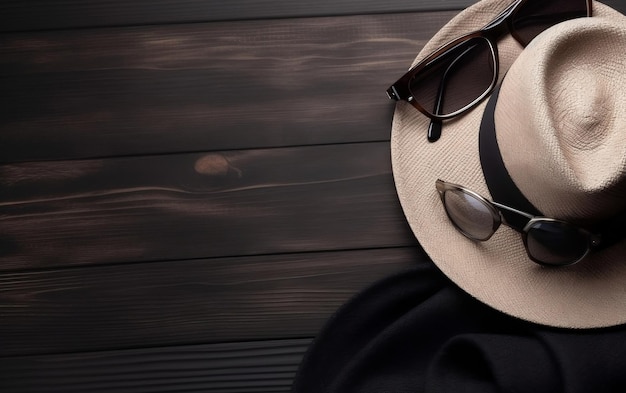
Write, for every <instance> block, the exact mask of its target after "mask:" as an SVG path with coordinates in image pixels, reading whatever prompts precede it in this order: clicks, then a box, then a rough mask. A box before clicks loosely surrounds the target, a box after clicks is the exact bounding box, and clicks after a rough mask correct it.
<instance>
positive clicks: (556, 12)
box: [387, 0, 592, 142]
mask: <svg viewBox="0 0 626 393" xmlns="http://www.w3.org/2000/svg"><path fill="white" fill-rule="evenodd" d="M591 1H592V0H516V1H515V2H513V3H512V4H511V5H509V6H508V7H507V8H506V9H505V10H504V11H502V12H501V13H500V14H499V15H498V16H497V17H496V18H495V19H494V20H492V21H491V22H489V23H488V24H487V25H485V26H484V27H483V28H482V29H480V30H478V31H475V32H473V33H469V34H467V35H464V36H462V37H460V38H457V39H455V40H453V41H450V42H449V43H447V44H445V45H444V46H442V47H441V48H439V49H437V50H436V51H435V52H433V53H431V54H430V55H428V56H427V57H426V58H425V59H424V60H422V61H420V62H419V63H418V64H417V65H415V66H414V67H413V68H411V69H410V70H409V71H408V72H407V73H406V74H404V75H403V76H402V78H400V79H399V80H398V81H397V82H396V83H394V84H393V85H392V86H391V87H389V89H387V95H388V96H389V98H390V99H393V100H396V101H399V100H404V101H408V102H409V103H411V105H413V106H414V107H415V108H416V109H417V110H418V111H420V112H422V113H423V114H424V115H426V116H428V117H429V118H430V119H431V123H430V126H429V127H428V140H429V141H430V142H435V141H436V140H438V139H439V138H440V136H441V121H442V120H444V119H449V118H452V117H454V116H457V115H459V114H461V113H463V112H465V111H467V110H469V109H471V108H472V107H474V106H475V105H476V104H478V103H479V102H480V101H481V100H482V99H483V98H485V97H486V96H487V95H489V93H490V92H491V91H492V90H493V88H494V86H495V85H496V83H497V81H498V67H499V62H498V48H497V45H496V41H497V40H498V38H500V37H501V36H503V35H504V34H507V33H510V34H511V36H513V38H515V40H517V41H518V42H519V43H520V44H521V45H522V46H523V47H525V46H526V45H527V44H528V43H529V42H530V41H532V39H533V38H535V37H536V36H538V35H539V33H541V32H543V31H544V30H546V29H548V28H549V27H551V26H554V25H556V24H557V23H560V22H563V21H566V20H569V19H574V18H579V17H584V16H591Z"/></svg>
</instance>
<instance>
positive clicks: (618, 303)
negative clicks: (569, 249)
mask: <svg viewBox="0 0 626 393" xmlns="http://www.w3.org/2000/svg"><path fill="white" fill-rule="evenodd" d="M509 3H510V1H503V0H482V1H480V2H478V3H476V4H474V5H473V6H471V7H469V8H468V9H466V10H464V11H463V12H461V13H460V14H458V15H457V16H456V17H455V18H454V19H452V20H451V21H450V22H449V23H448V24H447V25H446V26H445V27H443V28H442V29H441V30H440V31H439V32H438V33H437V34H436V35H435V36H434V37H433V38H432V39H431V41H429V42H428V43H427V44H426V46H425V47H424V48H423V50H422V51H421V52H420V54H419V55H418V56H417V58H416V60H415V63H414V64H416V63H418V62H419V61H420V60H421V59H422V58H423V57H424V56H426V55H427V54H429V53H431V52H432V51H433V50H435V49H437V48H438V47H440V46H441V45H443V44H444V43H446V42H448V41H450V40H452V39H454V38H456V37H458V36H460V35H462V34H465V33H468V32H470V31H473V30H477V29H479V28H481V27H482V26H484V25H485V24H486V23H488V22H489V21H490V20H491V19H493V18H494V17H495V16H496V15H497V14H498V13H499V12H500V11H501V10H502V9H504V8H505V7H506V6H507V5H508V4H509ZM498 51H499V62H500V79H501V80H502V81H501V85H500V87H499V91H498V90H497V89H496V91H495V92H494V93H493V94H492V95H491V97H490V98H488V99H485V100H483V101H482V102H481V103H480V104H478V105H477V106H475V107H474V108H473V109H471V110H469V111H468V112H465V113H463V114H462V115H460V116H457V117H455V118H453V119H450V120H445V121H444V122H443V132H442V136H441V139H440V140H438V141H437V142H435V143H430V142H428V140H427V138H426V130H427V128H428V126H429V121H430V120H429V119H428V118H427V117H425V116H424V115H422V114H421V113H420V112H418V111H417V110H416V109H415V108H413V107H412V106H411V105H410V104H408V103H406V102H399V103H398V104H397V106H396V110H395V114H394V119H393V124H392V133H391V155H392V165H393V174H394V180H395V184H396V189H397V193H398V196H399V199H400V202H401V204H402V208H403V211H404V214H405V216H406V218H407V220H408V222H409V224H410V226H411V228H412V230H413V232H414V234H415V236H416V237H417V239H418V241H419V242H420V244H421V245H422V247H423V248H424V250H425V251H426V252H427V253H428V255H429V256H430V257H431V259H432V260H433V262H434V263H435V264H436V265H437V267H438V268H439V269H440V270H441V271H442V272H443V273H444V274H445V275H446V276H448V277H449V278H450V279H451V280H452V281H453V282H454V283H456V284H457V285H458V286H459V287H460V288H462V289H463V290H464V291H466V292H467V293H469V294H470V295H472V296H473V297H475V298H477V299H478V300H480V301H482V302H483V303H485V304H487V305H489V306H491V307H493V308H495V309H497V310H500V311H502V312H504V313H507V314H509V315H512V316H515V317H518V318H520V319H523V320H526V321H530V322H534V323H539V324H543V325H549V326H554V327H564V328H594V327H607V326H613V325H618V324H623V323H626V236H624V238H623V239H622V238H620V237H618V238H617V240H615V241H613V242H612V244H610V245H609V246H607V247H604V248H602V249H600V250H598V251H595V252H590V253H589V254H588V255H587V256H586V257H585V258H584V259H583V260H581V261H580V262H578V263H576V264H573V265H570V266H564V267H545V266H542V265H540V264H537V263H534V262H533V261H532V260H531V259H530V257H529V256H528V254H527V251H526V248H525V246H524V243H523V241H522V237H521V235H520V233H519V232H517V231H515V230H513V229H511V228H510V227H508V226H505V225H501V226H500V227H499V228H498V229H497V231H495V233H494V234H493V235H492V236H491V238H489V239H488V240H486V241H475V240H471V239H469V238H467V237H466V236H464V235H463V234H461V233H460V232H459V231H458V230H457V229H456V228H455V227H454V225H453V224H452V223H451V222H450V220H449V218H448V216H447V214H446V211H445V209H444V206H443V204H442V200H441V199H440V195H439V193H438V191H437V189H436V187H435V183H436V181H437V179H443V180H445V181H447V182H451V183H455V184H459V185H462V186H463V187H466V188H468V189H470V190H472V191H474V192H476V193H477V194H479V195H481V196H483V197H485V198H486V199H488V200H491V201H494V196H493V195H492V193H491V192H490V190H493V186H494V185H495V186H497V185H498V184H500V183H501V181H502V183H506V181H512V182H513V183H514V184H515V185H516V186H517V188H518V191H519V192H521V194H523V197H525V199H526V200H528V202H530V203H531V204H532V205H533V206H534V207H535V208H536V209H537V210H538V211H540V212H541V213H542V215H544V216H545V217H551V218H555V219H559V220H564V221H568V222H573V223H576V224H579V225H580V226H583V227H589V226H591V227H594V226H595V227H602V226H603V225H604V224H605V223H606V222H611V223H612V224H611V225H613V226H614V227H621V226H622V225H621V221H619V222H618V224H620V225H618V226H615V220H616V218H615V217H618V218H619V217H624V211H626V56H625V54H626V17H624V16H623V15H622V14H620V13H619V12H617V11H615V10H613V9H612V8H610V7H608V6H606V5H604V4H601V3H597V2H594V4H593V17H591V18H578V19H573V20H570V21H566V22H563V23H560V24H557V25H556V26H553V27H551V28H549V29H548V30H546V31H544V32H543V33H541V34H540V35H539V36H537V37H536V38H535V39H534V40H533V41H532V42H531V43H530V44H529V45H528V46H527V47H526V48H522V47H521V45H520V44H518V43H517V41H515V40H514V39H513V38H511V37H510V36H508V35H507V36H505V37H503V38H502V39H501V40H500V41H499V42H498ZM505 74H506V76H504V75H505ZM481 126H482V128H483V130H485V129H487V131H492V132H494V133H495V140H496V141H497V143H496V144H495V145H496V148H497V149H498V150H499V151H498V153H499V154H500V156H501V162H502V164H503V165H504V168H505V171H499V172H498V171H496V172H497V173H496V175H493V174H489V176H491V178H490V180H489V181H488V180H486V177H489V176H487V175H486V174H485V173H484V172H483V167H486V168H487V172H490V169H492V167H493V166H497V164H496V163H493V162H490V161H489V160H490V159H489V158H485V157H482V158H481V153H480V151H479V143H480V142H479V139H480V138H481V135H480V134H481V132H483V131H481ZM489 129H490V130H489ZM485 132H486V131H485ZM481 159H482V164H481ZM498 173H499V174H498ZM502 173H505V174H508V176H509V179H508V180H507V179H498V177H497V176H502ZM493 176H496V177H495V178H493ZM500 180H501V181H500ZM495 201H496V202H498V201H497V199H495ZM502 203H503V202H502Z"/></svg>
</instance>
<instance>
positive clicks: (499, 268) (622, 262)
mask: <svg viewBox="0 0 626 393" xmlns="http://www.w3.org/2000/svg"><path fill="white" fill-rule="evenodd" d="M508 4H510V1H507V0H482V1H480V2H478V3H476V4H474V5H473V6H471V7H469V8H467V9H466V10H464V11H463V12H461V13H459V14H458V15H457V16H456V17H455V18H454V19H452V20H451V21H450V22H449V23H448V24H446V25H445V26H444V27H443V28H442V29H441V30H440V31H439V32H438V33H437V34H436V35H435V36H434V37H433V38H432V39H431V40H430V41H429V42H428V43H427V44H426V45H425V47H424V48H423V49H422V51H421V52H420V54H419V55H418V56H417V58H416V59H415V62H414V63H413V64H416V63H417V62H419V61H420V60H421V59H422V58H423V57H424V56H426V55H427V54H428V53H431V52H432V51H434V50H436V49H437V48H438V47H440V46H441V45H443V44H445V43H446V42H448V41H450V40H452V39H455V38H457V37H459V36H461V35H463V34H466V33H469V32H471V31H474V30H478V29H480V28H481V27H482V26H484V25H485V24H486V23H488V22H489V21H490V20H492V19H493V18H494V17H495V16H496V15H497V14H498V13H499V12H500V11H502V10H503V9H504V8H506V6H507V5H508ZM593 15H594V16H593V17H594V18H604V19H608V20H620V23H623V22H621V21H622V19H621V18H624V16H623V15H622V14H620V13H619V12H617V11H615V10H613V9H612V8H610V7H608V6H606V5H604V4H600V3H597V2H594V4H593ZM522 50H523V48H522V47H521V45H520V44H519V43H517V41H515V40H514V39H513V38H512V37H510V36H506V37H504V38H503V39H501V40H500V42H499V43H498V54H499V62H500V79H502V77H503V75H504V74H505V73H506V71H507V70H508V69H509V68H510V66H511V64H513V62H514V61H515V59H516V58H517V57H518V56H519V54H520V53H521V52H522ZM485 105H486V100H485V101H483V102H482V103H481V104H479V105H478V106H476V107H475V108H473V109H472V110H471V111H469V112H467V113H465V114H463V115H461V116H458V117H456V118H454V119H452V120H449V121H445V122H444V125H443V131H442V136H441V139H440V140H439V141H437V142H435V143H430V142H428V140H427V138H426V130H427V128H428V124H429V121H430V120H429V119H428V118H426V117H425V116H423V115H422V114H421V113H419V112H418V111H417V110H415V108H413V107H412V106H411V105H410V104H408V103H405V102H399V103H398V105H397V106H396V110H395V114H394V119H393V124H392V132H391V156H392V165H393V175H394V180H395V184H396V189H397V193H398V196H399V199H400V202H401V205H402V208H403V210H404V214H405V216H406V218H407V220H408V222H409V225H410V226H411V229H412V230H413V233H414V234H415V236H416V237H417V239H418V241H419V243H420V244H421V245H422V247H423V248H424V250H425V251H426V252H427V253H428V255H429V256H430V258H431V259H432V260H433V262H434V263H435V264H436V265H437V267H438V268H439V269H440V270H441V271H442V272H443V273H444V274H445V275H446V276H448V277H449V278H450V279H451V280H452V281H453V282H454V283H456V284H457V285H458V286H459V287H460V288H462V289H463V290H464V291H466V292H467V293H469V294H470V295H472V296H473V297H475V298H477V299H478V300H480V301H482V302H483V303H485V304H487V305H489V306H491V307H493V308H495V309H497V310H500V311H502V312H504V313H506V314H509V315H512V316H514V317H518V318H521V319H523V320H527V321H531V322H534V323H539V324H543V325H549V326H555V327H566V328H594V327H606V326H613V325H618V324H622V323H626V241H622V242H620V243H618V244H615V245H613V246H611V247H610V248H608V249H606V250H603V251H602V252H598V253H592V254H590V255H589V256H588V257H587V258H585V260H584V261H582V262H580V263H578V264H576V265H573V266H568V267H564V268H546V267H542V266H540V265H537V264H536V263H534V262H532V261H531V260H530V259H529V258H528V256H527V254H526V251H525V249H524V245H523V242H522V238H521V236H520V234H519V233H518V232H515V231H514V230H512V229H510V228H508V227H505V226H501V227H500V228H499V229H498V230H497V232H496V233H495V234H494V235H493V236H492V238H491V239H489V240H488V241H485V242H474V241H471V240H469V239H467V238H466V237H464V236H463V235H462V234H460V233H459V232H458V231H457V230H456V229H455V228H454V227H453V225H452V224H451V223H450V222H449V220H448V218H447V216H446V213H445V211H444V208H443V206H442V203H441V200H440V198H439V195H438V193H437V191H436V189H435V181H436V180H437V179H443V180H445V181H448V182H451V183H456V184H460V185H463V186H465V187H467V188H469V189H471V190H473V191H476V192H477V193H479V194H481V195H483V196H485V197H487V198H489V199H491V195H490V193H489V191H488V188H487V186H486V184H485V180H484V177H483V172H482V169H481V164H480V157H479V149H478V141H479V138H478V134H479V129H480V124H481V120H482V116H483V112H484V109H485Z"/></svg>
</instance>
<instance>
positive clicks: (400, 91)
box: [387, 0, 593, 121]
mask: <svg viewBox="0 0 626 393" xmlns="http://www.w3.org/2000/svg"><path fill="white" fill-rule="evenodd" d="M528 1H536V0H516V1H515V2H513V3H511V4H510V5H509V6H508V7H507V8H505V9H504V10H503V11H502V12H500V14H498V16H496V17H495V18H494V19H493V20H492V21H491V22H489V23H487V24H486V25H485V26H484V27H483V28H481V29H480V30H477V31H474V32H471V33H469V34H465V35H463V36H461V37H459V38H457V39H454V40H452V41H450V42H448V43H446V44H444V45H442V46H441V47H439V49H437V50H435V51H434V52H432V53H431V54H429V55H428V56H426V57H425V58H424V59H423V60H421V61H420V62H419V63H417V64H416V65H415V66H414V67H412V68H411V69H410V70H409V71H408V72H406V73H405V74H404V75H403V76H402V77H401V78H400V79H398V80H397V81H396V82H395V83H394V84H393V85H391V86H390V87H389V88H388V89H387V96H388V97H389V99H392V100H396V101H400V100H403V101H407V102H409V103H410V104H411V105H412V106H413V107H414V108H415V109H417V110H418V111H420V112H421V113H423V114H424V115H425V116H427V117H429V118H430V119H432V120H438V121H440V120H445V119H450V118H452V117H455V116H458V115H460V114H462V113H463V112H466V111H467V110H469V109H471V108H473V107H474V106H475V105H476V104H478V103H479V102H480V101H482V100H483V99H484V98H485V97H486V96H488V95H489V94H490V93H491V92H492V91H493V88H494V87H495V85H496V84H497V82H498V78H499V60H498V47H497V44H496V41H497V40H498V38H500V37H501V36H502V35H504V34H506V33H510V34H511V36H512V37H513V38H514V39H515V40H516V41H517V42H519V43H520V44H521V45H522V46H524V47H525V46H526V45H527V44H528V43H527V42H525V41H524V40H523V39H522V37H520V36H519V34H518V33H517V32H516V31H515V29H514V28H513V20H514V16H515V15H516V14H517V13H518V11H519V10H520V9H521V8H522V7H523V6H524V4H526V3H527V2H528ZM540 1H541V0H540ZM592 1H593V0H586V3H587V16H591V15H592ZM475 38H482V39H485V40H486V41H487V42H488V44H489V48H490V49H491V55H492V58H493V62H494V64H493V78H492V81H491V84H490V85H489V87H488V88H487V89H486V90H485V91H484V92H483V93H482V94H481V95H480V96H479V97H477V98H476V99H474V100H473V101H471V102H470V103H468V104H467V105H465V106H464V107H462V108H460V109H458V110H456V111H454V112H451V113H449V114H444V115H439V114H436V113H432V112H433V111H429V110H426V109H425V108H424V107H422V106H421V105H420V104H419V103H418V102H417V100H415V99H414V98H413V95H412V93H411V90H410V88H409V84H410V81H411V79H413V78H414V77H415V75H416V74H418V73H419V72H420V71H422V70H424V69H425V68H427V67H429V66H430V65H431V64H432V63H433V62H434V61H435V60H438V59H439V58H440V57H442V56H445V55H446V54H447V53H450V52H451V51H453V50H455V49H457V48H458V47H459V46H461V45H463V44H465V43H466V42H468V41H470V40H472V39H475ZM455 61H456V60H454V61H453V62H452V63H454V62H455Z"/></svg>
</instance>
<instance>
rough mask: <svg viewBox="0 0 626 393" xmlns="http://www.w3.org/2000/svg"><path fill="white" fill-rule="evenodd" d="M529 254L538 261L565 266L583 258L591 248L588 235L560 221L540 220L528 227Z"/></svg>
mask: <svg viewBox="0 0 626 393" xmlns="http://www.w3.org/2000/svg"><path fill="white" fill-rule="evenodd" d="M526 247H527V249H528V255H530V256H531V258H533V259H534V260H536V261H537V262H540V263H543V264H546V265H554V266H563V265H569V264H571V263H574V262H576V261H578V260H579V259H580V258H582V257H583V256H584V255H585V254H586V253H587V251H588V249H589V241H588V238H587V235H586V234H585V233H584V232H582V231H581V230H580V229H578V228H576V227H574V226H572V225H570V224H567V223H564V222H560V221H538V222H536V223H534V224H532V226H531V227H530V228H529V229H528V232H527V236H526Z"/></svg>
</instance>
